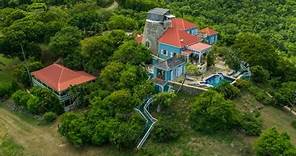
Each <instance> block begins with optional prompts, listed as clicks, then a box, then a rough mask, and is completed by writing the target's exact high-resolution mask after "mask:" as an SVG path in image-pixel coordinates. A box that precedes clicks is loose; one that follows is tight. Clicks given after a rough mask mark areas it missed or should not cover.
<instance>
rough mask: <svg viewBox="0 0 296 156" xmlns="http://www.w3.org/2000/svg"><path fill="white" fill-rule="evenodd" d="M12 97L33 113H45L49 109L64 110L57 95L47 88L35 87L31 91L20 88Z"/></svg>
mask: <svg viewBox="0 0 296 156" xmlns="http://www.w3.org/2000/svg"><path fill="white" fill-rule="evenodd" d="M12 99H13V100H14V102H15V103H16V104H17V105H18V106H23V107H25V108H26V109H28V111H29V112H31V113H33V114H44V113H45V112H48V111H52V112H55V113H57V114H61V113H63V111H64V109H63V106H62V105H61V104H60V101H59V99H58V98H57V97H56V95H54V94H53V93H52V92H51V91H49V90H48V89H45V88H39V87H33V88H32V89H31V90H30V93H27V92H26V91H22V90H18V91H16V92H15V93H14V94H13V95H12Z"/></svg>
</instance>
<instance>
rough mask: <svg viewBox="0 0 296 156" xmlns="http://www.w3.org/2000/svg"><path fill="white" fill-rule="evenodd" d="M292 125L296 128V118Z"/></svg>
mask: <svg viewBox="0 0 296 156" xmlns="http://www.w3.org/2000/svg"><path fill="white" fill-rule="evenodd" d="M291 125H292V127H294V128H295V129H296V120H295V121H292V124H291Z"/></svg>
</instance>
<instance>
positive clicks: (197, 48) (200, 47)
mask: <svg viewBox="0 0 296 156" xmlns="http://www.w3.org/2000/svg"><path fill="white" fill-rule="evenodd" d="M211 47H212V46H211V45H208V44H205V43H196V44H193V45H191V46H189V47H188V48H189V49H191V50H194V51H197V52H203V51H204V50H207V49H209V48H211Z"/></svg>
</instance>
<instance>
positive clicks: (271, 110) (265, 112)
mask: <svg viewBox="0 0 296 156" xmlns="http://www.w3.org/2000/svg"><path fill="white" fill-rule="evenodd" d="M234 102H235V103H236V106H237V107H238V108H239V109H240V110H242V111H252V110H256V108H258V107H261V106H263V105H262V104H260V103H259V102H257V101H256V100H255V98H254V97H253V96H252V95H250V94H249V93H243V96H242V97H241V98H239V99H236V100H234ZM260 112H261V118H262V120H263V126H264V129H266V128H271V127H276V128H277V129H278V130H280V131H282V132H287V133H288V134H289V136H290V138H291V140H292V142H293V144H294V145H295V146H296V129H295V128H293V127H292V125H291V123H292V121H294V120H296V116H293V115H292V114H291V113H289V112H287V111H284V110H280V109H279V108H275V107H273V106H263V108H262V109H261V110H260Z"/></svg>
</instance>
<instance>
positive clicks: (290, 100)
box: [275, 82, 296, 108]
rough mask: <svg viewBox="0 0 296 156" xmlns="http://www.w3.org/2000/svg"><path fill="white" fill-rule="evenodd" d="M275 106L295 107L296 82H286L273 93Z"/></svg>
mask: <svg viewBox="0 0 296 156" xmlns="http://www.w3.org/2000/svg"><path fill="white" fill-rule="evenodd" d="M275 100H276V103H277V105H279V106H284V105H289V106H291V107H292V108H293V107H294V106H295V105H296V82H286V83H283V84H282V86H281V87H280V88H279V89H278V90H277V91H276V93H275Z"/></svg>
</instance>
